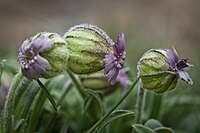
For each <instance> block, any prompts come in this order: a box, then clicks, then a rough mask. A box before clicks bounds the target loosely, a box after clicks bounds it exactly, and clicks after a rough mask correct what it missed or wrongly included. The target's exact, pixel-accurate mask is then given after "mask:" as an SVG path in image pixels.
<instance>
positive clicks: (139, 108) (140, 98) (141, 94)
mask: <svg viewBox="0 0 200 133" xmlns="http://www.w3.org/2000/svg"><path fill="white" fill-rule="evenodd" d="M144 106H145V90H144V88H142V87H141V85H140V86H139V88H138V94H137V103H136V115H135V123H141V122H142V114H143V110H144Z"/></svg>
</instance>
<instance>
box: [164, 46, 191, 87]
mask: <svg viewBox="0 0 200 133" xmlns="http://www.w3.org/2000/svg"><path fill="white" fill-rule="evenodd" d="M166 53H167V59H168V62H169V64H170V71H173V72H175V73H176V74H177V75H178V76H179V78H180V79H182V80H184V81H186V82H187V83H188V84H190V85H192V84H193V82H192V79H191V78H190V76H189V75H188V73H187V71H188V70H189V69H190V67H191V66H192V65H190V64H189V63H188V59H182V60H179V55H178V53H177V52H176V50H175V48H174V47H173V49H168V50H167V51H166Z"/></svg>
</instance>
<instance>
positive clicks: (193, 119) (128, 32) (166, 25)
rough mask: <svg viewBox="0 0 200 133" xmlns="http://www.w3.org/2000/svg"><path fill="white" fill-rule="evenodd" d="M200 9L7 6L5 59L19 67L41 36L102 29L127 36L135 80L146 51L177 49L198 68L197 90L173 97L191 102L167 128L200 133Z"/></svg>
mask: <svg viewBox="0 0 200 133" xmlns="http://www.w3.org/2000/svg"><path fill="white" fill-rule="evenodd" d="M199 6H200V1H198V0H165V1H164V0H146V1H145V0H107V1H103V0H101V1H94V0H82V1H81V0H66V1H65V0H55V1H50V0H19V1H17V0H1V1H0V59H1V60H2V59H7V62H8V64H9V62H11V61H13V62H14V63H15V64H17V53H18V48H19V47H20V46H21V44H22V42H23V41H24V40H25V39H26V38H28V37H30V36H32V35H34V34H36V33H37V32H41V31H49V32H56V33H58V34H60V35H63V34H64V33H65V32H66V31H67V30H68V29H69V28H70V27H71V26H73V25H75V24H81V23H90V24H95V25H97V26H99V27H100V28H102V29H103V30H104V31H106V32H107V33H108V35H109V36H110V37H111V38H112V39H113V40H116V38H117V35H118V34H119V33H121V32H124V33H125V41H126V52H127V65H128V66H129V67H130V70H132V71H133V75H132V76H133V77H134V76H136V75H137V70H136V64H137V61H138V60H139V58H140V57H141V56H142V55H143V53H144V52H145V51H147V50H149V49H152V48H171V47H172V46H174V47H175V48H176V50H177V51H178V53H179V55H180V57H181V58H189V62H190V63H191V64H193V65H194V67H192V68H191V70H190V71H189V73H190V75H191V77H192V78H193V81H194V84H193V85H192V86H189V85H186V83H184V82H182V81H181V82H179V85H178V87H177V89H176V90H175V91H172V92H170V93H169V94H168V95H173V97H175V98H176V96H177V98H179V97H180V96H181V97H186V98H185V99H182V101H181V100H180V101H181V103H183V106H180V107H179V106H176V107H174V108H172V109H170V111H168V114H166V115H165V116H164V118H163V119H162V122H163V123H164V125H166V126H170V127H172V128H173V127H174V128H181V129H183V130H185V131H187V132H196V131H199V129H198V128H199V127H198V126H199V125H200V108H199V107H200V106H199V105H200V89H199V87H198V86H200V82H199V81H200V80H199V77H200V73H199V71H200V67H199V65H200V60H199V57H200V52H199V50H200V45H199V43H200V8H199ZM18 67H19V66H18ZM3 78H4V76H3ZM188 97H189V98H188ZM190 98H192V99H190ZM169 100H171V101H172V102H173V100H175V99H169ZM173 119H174V121H173Z"/></svg>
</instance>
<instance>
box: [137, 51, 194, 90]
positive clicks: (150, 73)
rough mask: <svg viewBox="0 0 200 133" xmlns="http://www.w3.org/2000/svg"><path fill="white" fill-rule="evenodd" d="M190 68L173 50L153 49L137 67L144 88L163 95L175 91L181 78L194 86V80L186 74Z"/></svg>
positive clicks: (143, 57)
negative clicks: (168, 91)
mask: <svg viewBox="0 0 200 133" xmlns="http://www.w3.org/2000/svg"><path fill="white" fill-rule="evenodd" d="M183 62H184V63H183ZM183 64H184V65H183ZM179 66H181V67H179ZM190 66H191V65H189V64H188V63H187V61H186V60H185V59H183V60H179V57H178V54H177V52H176V50H175V49H174V48H173V49H172V50H170V49H167V50H162V49H152V50H149V51H147V52H146V53H145V54H144V55H143V56H142V58H141V59H140V61H139V62H138V66H137V67H138V71H139V72H138V75H139V76H140V77H141V82H142V86H143V88H145V89H148V90H152V91H154V92H156V93H163V92H165V91H167V90H172V89H174V88H175V87H176V85H177V81H178V79H179V78H180V79H183V80H185V81H186V82H187V83H188V84H192V79H191V78H190V77H189V75H188V74H187V72H186V68H187V70H188V69H189V67H190Z"/></svg>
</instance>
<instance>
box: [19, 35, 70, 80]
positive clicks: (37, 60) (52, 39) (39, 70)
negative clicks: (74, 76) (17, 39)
mask: <svg viewBox="0 0 200 133" xmlns="http://www.w3.org/2000/svg"><path fill="white" fill-rule="evenodd" d="M68 58H69V51H68V47H67V44H66V42H65V40H64V39H63V38H62V37H61V36H59V35H58V34H56V33H48V32H42V33H39V34H36V35H35V36H33V37H31V38H29V39H26V40H25V41H24V43H23V44H22V46H21V48H20V49H19V55H18V60H19V62H20V64H21V69H22V73H23V75H24V76H25V77H27V78H29V79H38V78H51V77H54V76H56V75H58V74H60V73H61V72H63V71H64V70H66V69H67V61H68Z"/></svg>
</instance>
